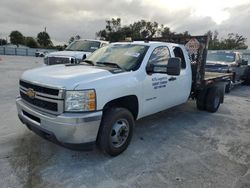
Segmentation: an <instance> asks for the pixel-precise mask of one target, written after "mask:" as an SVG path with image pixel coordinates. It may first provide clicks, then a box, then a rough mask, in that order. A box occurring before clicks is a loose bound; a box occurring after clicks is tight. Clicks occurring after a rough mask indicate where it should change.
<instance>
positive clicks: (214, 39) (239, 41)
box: [207, 31, 248, 50]
mask: <svg viewBox="0 0 250 188" xmlns="http://www.w3.org/2000/svg"><path fill="white" fill-rule="evenodd" d="M207 35H208V36H209V45H208V49H209V50H238V49H247V47H248V46H247V45H246V42H247V38H245V37H243V36H242V35H239V34H238V33H229V34H228V35H227V38H221V39H219V38H218V35H219V33H218V32H217V31H214V32H212V31H208V32H207Z"/></svg>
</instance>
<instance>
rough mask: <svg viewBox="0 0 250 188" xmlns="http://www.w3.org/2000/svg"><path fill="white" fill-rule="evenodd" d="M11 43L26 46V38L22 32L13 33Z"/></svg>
mask: <svg viewBox="0 0 250 188" xmlns="http://www.w3.org/2000/svg"><path fill="white" fill-rule="evenodd" d="M9 37H10V42H11V43H12V44H15V45H17V46H18V45H19V44H24V36H23V35H22V33H21V32H20V31H11V33H10V36H9Z"/></svg>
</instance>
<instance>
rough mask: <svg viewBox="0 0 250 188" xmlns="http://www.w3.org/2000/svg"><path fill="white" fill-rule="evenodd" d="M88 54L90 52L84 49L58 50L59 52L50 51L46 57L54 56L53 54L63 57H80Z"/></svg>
mask: <svg viewBox="0 0 250 188" xmlns="http://www.w3.org/2000/svg"><path fill="white" fill-rule="evenodd" d="M84 54H85V55H86V57H87V56H89V55H90V54H91V53H90V52H84V51H59V52H52V53H49V54H48V55H47V57H54V56H63V57H74V58H77V59H82V57H83V55H84Z"/></svg>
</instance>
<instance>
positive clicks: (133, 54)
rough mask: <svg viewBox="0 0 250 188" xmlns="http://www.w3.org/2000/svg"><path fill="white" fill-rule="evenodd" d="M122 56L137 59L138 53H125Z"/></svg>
mask: <svg viewBox="0 0 250 188" xmlns="http://www.w3.org/2000/svg"><path fill="white" fill-rule="evenodd" d="M124 55H127V56H131V57H139V56H140V53H136V52H126V53H125V54H124Z"/></svg>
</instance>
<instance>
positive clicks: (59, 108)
mask: <svg viewBox="0 0 250 188" xmlns="http://www.w3.org/2000/svg"><path fill="white" fill-rule="evenodd" d="M19 84H20V96H21V98H22V100H24V101H25V102H27V103H29V104H31V105H33V106H35V107H37V108H39V109H40V110H43V111H47V112H50V113H53V114H59V113H62V112H63V102H64V101H63V89H55V88H50V87H46V86H40V85H37V84H34V83H30V82H26V81H23V80H20V81H19ZM29 90H32V91H33V92H34V93H35V94H34V96H33V97H31V96H29V95H28V91H29Z"/></svg>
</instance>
